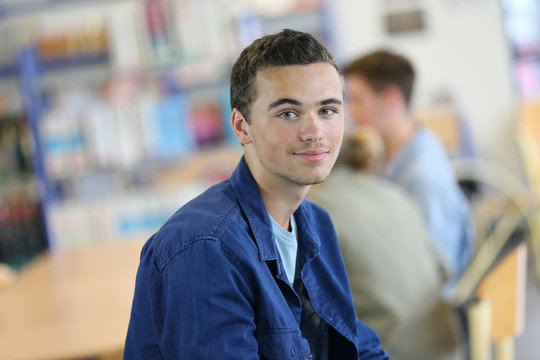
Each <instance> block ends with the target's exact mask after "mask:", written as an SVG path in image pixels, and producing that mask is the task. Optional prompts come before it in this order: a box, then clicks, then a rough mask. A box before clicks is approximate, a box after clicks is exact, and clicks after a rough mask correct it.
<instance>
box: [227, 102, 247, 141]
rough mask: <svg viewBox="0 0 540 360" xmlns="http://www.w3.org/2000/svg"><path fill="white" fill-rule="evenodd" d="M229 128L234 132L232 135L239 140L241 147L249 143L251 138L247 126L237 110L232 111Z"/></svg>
mask: <svg viewBox="0 0 540 360" xmlns="http://www.w3.org/2000/svg"><path fill="white" fill-rule="evenodd" d="M231 126H232V129H233V131H234V135H236V137H237V138H238V140H240V142H241V143H242V144H243V145H246V144H250V143H251V136H250V134H249V130H250V129H249V124H248V122H247V120H246V118H245V117H244V115H242V113H241V112H240V110H238V109H237V108H234V109H233V110H232V114H231Z"/></svg>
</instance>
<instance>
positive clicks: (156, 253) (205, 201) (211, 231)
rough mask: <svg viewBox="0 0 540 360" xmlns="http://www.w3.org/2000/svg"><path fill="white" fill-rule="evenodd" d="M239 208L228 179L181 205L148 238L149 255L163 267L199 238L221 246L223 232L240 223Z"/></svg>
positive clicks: (158, 265)
mask: <svg viewBox="0 0 540 360" xmlns="http://www.w3.org/2000/svg"><path fill="white" fill-rule="evenodd" d="M240 213H241V211H240V207H239V205H238V203H237V201H236V198H235V195H234V193H233V191H232V190H231V187H230V183H229V181H228V180H225V181H223V182H221V183H219V184H216V185H214V186H212V187H210V188H209V189H208V190H206V191H205V192H203V193H202V194H200V195H199V196H197V197H196V198H194V199H193V200H191V201H190V202H188V203H187V204H185V205H184V206H182V207H181V208H180V209H179V210H178V211H176V213H174V214H173V215H172V216H171V217H170V218H169V219H168V220H167V221H166V223H165V224H164V225H163V226H162V227H161V228H160V229H159V230H158V231H157V232H156V233H155V234H154V235H153V236H152V237H151V238H150V239H149V240H148V242H147V244H146V246H145V248H146V251H147V253H146V255H147V256H152V257H153V260H154V263H155V265H156V266H157V267H158V269H159V270H162V269H163V267H165V266H166V265H167V264H168V263H169V262H170V261H171V260H172V259H174V258H175V257H176V256H178V255H179V254H180V253H182V252H183V251H184V250H185V249H186V248H188V247H190V246H192V245H193V244H194V243H197V242H200V241H211V242H215V243H216V245H218V247H221V245H222V244H221V240H222V239H223V237H224V235H223V234H224V233H225V232H228V231H230V227H235V226H238V223H239V222H238V221H237V220H238V217H241V216H242V215H241V214H240Z"/></svg>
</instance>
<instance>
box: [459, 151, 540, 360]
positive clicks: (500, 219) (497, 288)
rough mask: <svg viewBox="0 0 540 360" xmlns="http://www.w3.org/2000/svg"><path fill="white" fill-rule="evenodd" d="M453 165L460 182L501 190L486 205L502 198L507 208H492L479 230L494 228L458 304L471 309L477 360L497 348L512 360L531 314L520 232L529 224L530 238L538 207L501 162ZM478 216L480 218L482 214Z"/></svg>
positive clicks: (482, 240)
mask: <svg viewBox="0 0 540 360" xmlns="http://www.w3.org/2000/svg"><path fill="white" fill-rule="evenodd" d="M453 165H454V169H455V170H456V175H457V177H458V179H461V180H463V179H468V180H475V181H477V182H479V183H481V184H483V185H487V186H489V187H491V188H492V189H493V190H496V192H494V191H492V192H490V193H488V195H483V196H484V197H485V198H484V201H486V199H489V198H490V197H496V198H497V199H498V200H499V203H500V204H503V205H504V206H498V207H497V211H491V210H493V207H492V206H491V205H490V211H491V213H490V214H489V215H491V219H490V220H491V221H486V220H485V219H482V220H483V221H482V222H481V224H479V225H478V226H477V228H481V227H482V225H483V224H490V226H486V229H484V231H483V232H481V233H480V234H479V236H478V237H479V239H478V243H479V245H478V247H477V250H476V252H475V255H474V257H473V259H472V261H471V263H470V265H469V266H468V268H467V269H466V271H465V273H464V274H463V276H462V277H461V278H460V280H459V282H458V284H457V286H456V288H455V291H454V297H453V301H452V302H453V305H454V306H455V307H463V306H465V308H466V309H467V318H468V325H469V341H470V353H471V360H487V359H490V358H491V344H494V345H495V354H496V359H497V360H512V359H513V358H514V349H513V339H514V338H515V337H517V336H518V335H519V334H520V333H521V331H522V330H523V325H524V312H525V309H524V308H525V274H526V249H527V244H528V243H527V242H526V241H525V239H524V236H523V235H524V234H522V233H519V232H518V230H519V229H520V228H521V227H522V225H526V229H527V230H528V231H527V232H528V235H529V238H530V236H531V235H532V234H533V230H534V223H533V221H532V220H533V219H534V218H535V216H536V214H537V212H538V210H537V209H538V207H537V204H536V203H535V201H533V200H534V199H533V197H532V196H531V194H530V192H529V190H528V189H527V187H526V186H525V185H523V184H522V183H521V181H520V180H518V179H517V178H516V177H515V176H514V175H513V174H512V173H510V172H509V171H507V170H506V169H505V168H503V167H501V166H499V165H497V164H494V163H491V162H488V161H482V160H478V159H475V160H470V159H469V160H454V162H453ZM495 194H496V195H495ZM475 215H476V217H479V214H478V212H477V213H476V214H475ZM480 217H481V216H480ZM488 218H489V216H488ZM516 233H517V234H518V235H519V236H517V239H516V236H515V235H516Z"/></svg>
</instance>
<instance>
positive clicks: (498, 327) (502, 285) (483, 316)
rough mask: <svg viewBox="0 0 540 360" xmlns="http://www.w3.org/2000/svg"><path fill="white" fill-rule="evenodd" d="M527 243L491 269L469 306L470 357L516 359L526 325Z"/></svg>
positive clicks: (476, 359) (484, 359)
mask: <svg viewBox="0 0 540 360" xmlns="http://www.w3.org/2000/svg"><path fill="white" fill-rule="evenodd" d="M526 254H527V247H526V244H525V243H521V244H519V245H518V246H517V247H516V248H515V249H514V250H513V251H512V252H511V253H510V254H508V255H506V256H505V257H504V259H503V260H502V261H501V262H499V263H498V264H497V265H496V266H495V267H494V268H493V269H491V270H490V271H489V272H488V273H487V274H486V275H485V276H484V277H483V279H482V281H481V282H480V284H479V285H478V287H477V289H476V292H475V301H474V302H473V303H472V304H470V305H469V307H468V322H469V338H470V352H471V360H488V359H490V358H491V344H492V343H493V344H494V345H495V346H494V347H495V358H496V359H497V360H513V359H514V338H515V337H516V336H518V335H519V334H520V333H521V332H522V331H523V327H524V314H525V304H524V302H525V300H524V299H525V276H526V275H525V274H526V261H527V255H526Z"/></svg>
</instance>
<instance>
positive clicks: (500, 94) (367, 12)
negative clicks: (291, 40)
mask: <svg viewBox="0 0 540 360" xmlns="http://www.w3.org/2000/svg"><path fill="white" fill-rule="evenodd" d="M331 4H332V5H333V9H332V11H333V19H334V23H335V24H336V25H335V33H334V35H335V36H336V39H335V41H334V42H336V41H337V44H336V49H335V51H336V52H337V54H336V56H337V58H338V59H339V61H340V62H341V63H343V64H345V63H347V62H348V61H350V60H352V59H353V58H355V57H356V56H359V55H361V54H362V53H364V52H366V51H369V50H372V49H375V48H378V47H381V46H385V47H390V48H392V49H394V50H396V51H399V52H401V53H403V54H405V55H406V56H408V57H409V58H411V60H412V61H413V62H414V64H415V67H416V69H417V72H418V82H417V87H416V93H415V96H416V98H415V99H416V102H417V103H418V102H422V100H423V99H425V98H427V97H428V96H429V95H430V94H431V93H433V92H434V91H437V90H439V89H447V90H448V91H449V92H450V93H451V94H452V95H453V97H454V99H455V100H456V103H457V104H458V105H459V107H460V108H462V109H463V110H464V111H465V112H466V114H467V115H468V116H469V118H470V119H471V128H472V133H473V137H474V140H475V144H476V148H477V151H478V154H479V156H482V157H484V158H488V159H490V160H495V161H497V162H499V163H501V164H502V165H504V166H506V167H508V168H509V169H511V170H513V171H516V170H519V171H521V165H520V163H519V160H518V157H517V154H516V147H515V143H514V138H513V134H512V129H513V128H512V123H513V121H514V118H515V115H514V113H515V100H516V99H515V92H514V87H513V84H512V70H511V58H510V56H511V55H510V50H509V47H508V44H507V40H506V37H505V35H504V30H503V18H502V11H501V9H500V5H499V1H498V0H424V1H422V0H416V1H407V0H399V1H398V0H385V1H381V0H358V1H355V0H335V1H332V2H331ZM403 4H405V5H407V6H409V5H410V4H413V5H417V6H418V7H420V8H421V9H422V10H423V11H424V16H425V20H426V21H425V22H426V28H425V30H424V31H422V32H417V33H411V34H404V35H403V34H402V35H398V36H390V35H388V34H386V33H385V31H384V27H383V15H384V14H385V13H386V10H388V6H394V5H403ZM385 6H386V7H385Z"/></svg>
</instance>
